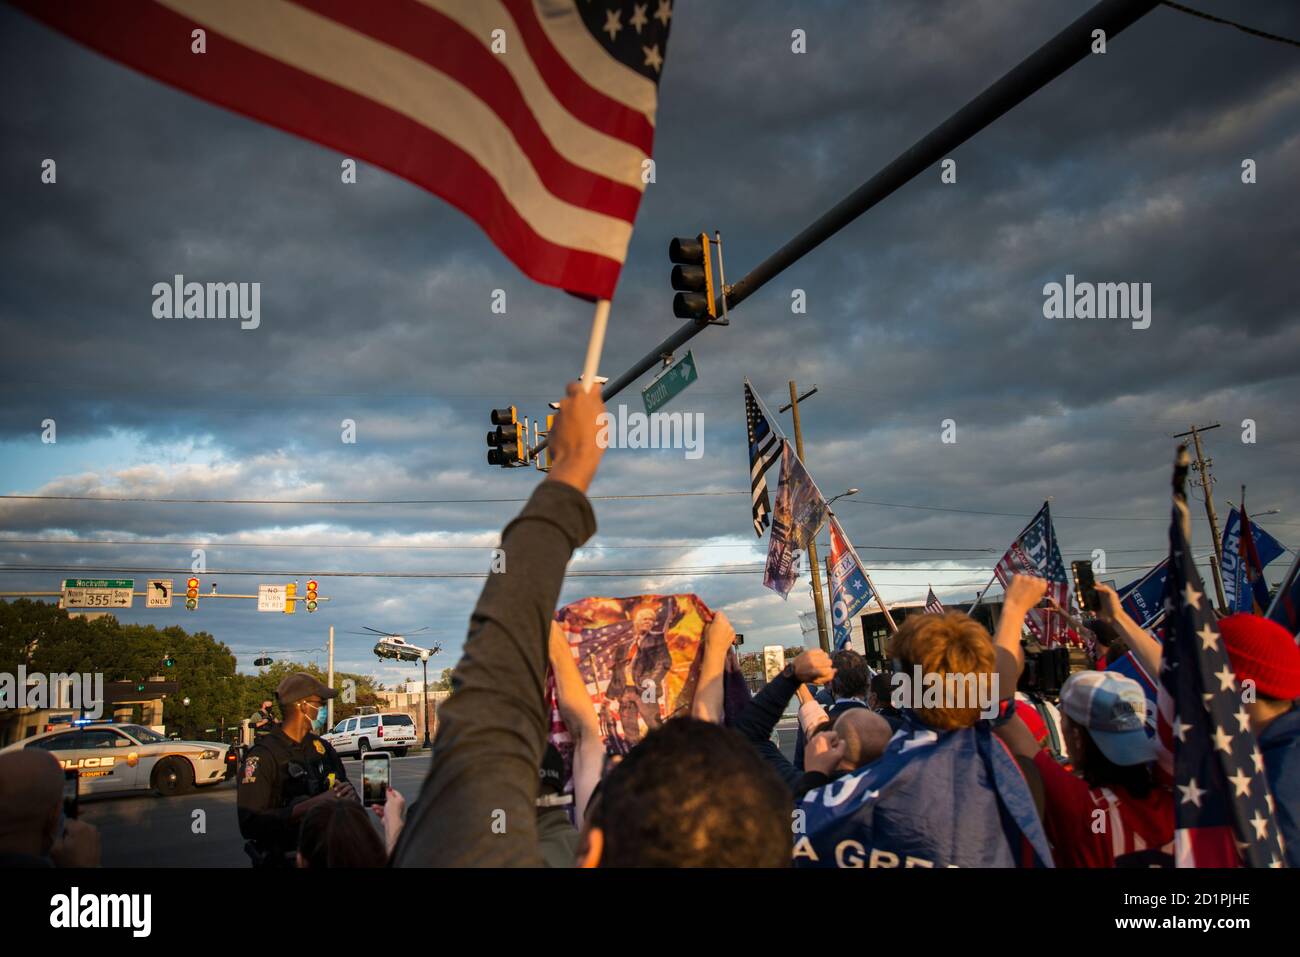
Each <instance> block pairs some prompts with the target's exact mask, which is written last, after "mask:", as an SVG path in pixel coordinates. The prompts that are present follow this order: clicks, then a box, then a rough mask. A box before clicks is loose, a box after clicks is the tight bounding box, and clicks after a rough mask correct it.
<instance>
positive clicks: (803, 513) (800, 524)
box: [763, 439, 826, 597]
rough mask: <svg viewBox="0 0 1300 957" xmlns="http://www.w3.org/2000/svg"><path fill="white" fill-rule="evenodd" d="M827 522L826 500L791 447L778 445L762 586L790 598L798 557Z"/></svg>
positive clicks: (795, 577)
mask: <svg viewBox="0 0 1300 957" xmlns="http://www.w3.org/2000/svg"><path fill="white" fill-rule="evenodd" d="M825 522H826V500H825V499H823V498H822V493H821V492H820V491H818V489H817V483H816V482H814V481H813V478H812V476H811V475H810V474H808V470H807V469H806V468H804V466H803V463H802V462H801V461H799V456H797V455H795V453H794V449H792V448H791V447H790V443H789V442H787V441H785V440H784V439H783V440H782V441H781V487H780V488H779V489H778V490H777V493H776V503H775V505H774V506H773V508H772V537H771V538H770V539H769V540H768V546H767V565H766V567H765V568H764V570H763V584H764V586H766V587H767V588H770V589H772V590H773V591H774V592H777V593H778V594H780V595H782V596H787V597H788V596H789V594H790V589H791V588H793V587H794V583H795V580H796V579H797V578H798V577H799V557H800V556H801V555H802V554H803V553H804V552H805V551H807V550H808V546H809V545H810V544H812V542H813V540H814V539H815V538H816V537H817V533H818V532H820V531H821V528H822V525H823V524H825Z"/></svg>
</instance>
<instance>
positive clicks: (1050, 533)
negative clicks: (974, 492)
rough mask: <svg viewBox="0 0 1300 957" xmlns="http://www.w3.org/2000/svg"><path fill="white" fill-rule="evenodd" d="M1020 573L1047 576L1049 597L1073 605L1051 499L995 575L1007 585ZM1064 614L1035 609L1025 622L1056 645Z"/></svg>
mask: <svg viewBox="0 0 1300 957" xmlns="http://www.w3.org/2000/svg"><path fill="white" fill-rule="evenodd" d="M1016 575H1033V576H1034V577H1036V578H1045V579H1047V597H1049V598H1052V599H1054V600H1055V601H1056V603H1057V604H1058V605H1060V606H1061V607H1062V608H1068V607H1069V604H1070V582H1069V579H1068V578H1066V575H1065V564H1064V563H1063V562H1062V561H1061V549H1060V547H1059V546H1058V545H1057V543H1056V530H1055V529H1054V528H1053V527H1052V511H1051V505H1050V503H1048V502H1044V503H1043V507H1042V508H1040V509H1039V510H1038V514H1037V515H1035V516H1034V520H1033V521H1032V522H1030V523H1029V524H1028V525H1026V526H1025V527H1024V530H1023V531H1022V532H1021V533H1020V534H1019V535H1017V536H1016V540H1015V541H1014V542H1012V543H1011V547H1010V548H1008V549H1007V553H1006V554H1005V555H1003V556H1002V559H1001V560H1000V561H999V562H998V563H997V566H996V567H995V568H994V569H993V577H994V578H996V579H997V580H998V581H999V582H1000V583H1001V585H1002V587H1003V588H1006V587H1007V585H1008V584H1009V583H1010V582H1011V579H1012V578H1013V577H1014V576H1016ZM1060 618H1061V616H1060V615H1057V614H1049V613H1048V611H1047V609H1044V608H1034V609H1031V610H1030V612H1029V614H1028V615H1027V616H1025V622H1026V623H1027V624H1028V625H1029V630H1030V631H1031V632H1033V634H1034V637H1035V638H1037V639H1038V641H1039V642H1041V643H1042V644H1044V645H1049V646H1050V645H1054V644H1057V643H1058V642H1059V641H1060V640H1061V635H1062V634H1063V630H1064V622H1062V621H1061V620H1060Z"/></svg>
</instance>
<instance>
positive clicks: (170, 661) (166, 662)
mask: <svg viewBox="0 0 1300 957" xmlns="http://www.w3.org/2000/svg"><path fill="white" fill-rule="evenodd" d="M163 667H164V668H175V667H176V659H175V658H173V657H172V656H171V655H168V656H167V657H166V658H164V659H163Z"/></svg>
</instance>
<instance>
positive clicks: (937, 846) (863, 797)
mask: <svg viewBox="0 0 1300 957" xmlns="http://www.w3.org/2000/svg"><path fill="white" fill-rule="evenodd" d="M602 410H603V405H602V403H601V400H600V397H599V394H598V392H596V391H593V392H590V393H588V392H585V391H583V390H582V389H581V388H580V387H578V386H577V385H571V386H570V387H569V389H568V394H567V397H566V398H565V400H564V401H563V403H562V404H561V408H560V414H559V416H558V418H557V420H556V422H555V425H554V427H553V429H552V431H551V433H550V448H551V454H552V462H553V467H552V470H551V472H550V474H549V475H548V477H547V478H546V480H545V481H543V482H542V483H541V484H540V485H539V486H538V487H537V489H536V490H535V491H534V493H533V495H532V496H531V498H530V499H529V501H528V503H527V505H526V506H525V507H524V509H523V510H522V511H521V512H520V514H519V515H518V516H517V517H515V518H514V520H513V521H511V522H510V523H509V524H508V525H507V526H506V528H505V530H504V532H503V533H502V546H501V547H502V548H503V549H504V551H505V555H506V563H505V567H507V568H508V569H509V573H508V574H496V575H491V576H489V578H488V581H487V584H486V585H485V587H484V589H483V591H482V594H481V595H480V597H479V600H478V603H477V605H476V606H475V608H474V610H473V613H472V616H471V619H470V627H469V634H468V640H467V642H466V644H465V650H464V654H463V657H462V658H461V661H460V663H459V665H458V666H457V668H456V669H455V672H454V674H453V678H452V684H453V692H452V694H451V696H450V697H449V698H448V699H447V700H446V701H445V702H444V703H443V704H442V706H441V707H440V709H439V730H438V734H437V738H436V741H435V745H434V748H435V754H434V758H433V761H432V763H431V768H430V771H429V773H428V776H427V777H426V779H425V781H424V783H423V786H422V788H421V790H420V794H419V796H418V798H416V799H415V800H414V801H413V802H412V803H411V806H410V808H409V811H408V808H407V806H406V801H405V799H404V797H403V796H402V795H401V794H400V793H399V792H397V791H396V790H393V789H390V790H389V792H388V801H387V803H386V805H385V806H383V808H382V809H381V810H380V822H376V821H374V820H373V819H372V818H371V817H370V816H369V815H368V814H367V813H366V811H365V810H364V809H363V808H362V806H361V803H360V801H359V798H358V796H357V794H356V791H355V790H354V789H353V787H352V785H351V784H350V783H349V782H348V780H347V775H346V772H345V770H344V768H343V764H342V762H341V761H339V760H338V757H337V755H335V754H334V753H333V749H332V748H330V746H329V745H328V744H327V743H326V742H324V741H323V740H322V739H321V738H320V737H319V736H318V735H319V734H320V732H321V731H322V730H323V725H322V715H323V713H324V702H325V700H326V699H327V698H329V697H330V696H332V695H333V693H334V692H333V691H332V690H331V689H329V688H326V687H325V686H324V685H322V684H320V683H319V682H318V681H316V680H315V679H314V678H311V677H310V676H309V675H294V676H290V677H289V678H286V679H285V681H284V683H282V685H281V686H280V688H279V690H278V699H279V707H280V710H281V713H282V717H281V719H280V721H279V722H278V723H276V724H275V725H274V726H272V727H271V728H270V729H269V730H267V731H266V733H265V734H262V735H259V738H258V743H257V745H256V746H255V747H254V748H253V749H252V750H251V751H250V752H249V755H248V757H247V758H246V760H245V762H244V764H243V766H242V768H241V770H240V772H239V802H238V803H239V818H240V827H241V830H242V832H243V834H244V836H245V837H246V838H248V839H249V841H250V844H251V845H253V847H252V848H251V849H250V854H252V855H253V858H254V861H255V862H256V863H260V864H262V865H263V866H298V867H307V868H321V867H364V866H383V865H391V866H524V867H530V866H531V867H541V866H553V867H565V866H575V865H576V866H582V867H595V866H605V867H645V866H650V867H687V866H705V867H786V866H790V865H791V864H794V865H796V866H802V865H808V864H814V863H815V864H821V865H825V864H828V863H829V864H832V865H839V866H908V865H911V864H913V863H915V864H918V865H923V866H949V865H953V864H975V865H985V866H992V865H1038V866H1052V865H1054V866H1068V867H1115V866H1142V867H1150V866H1172V865H1173V864H1174V862H1175V858H1176V854H1177V847H1176V837H1175V824H1174V822H1175V805H1176V802H1178V801H1180V800H1186V799H1187V798H1186V796H1185V795H1179V794H1178V793H1177V792H1176V789H1175V787H1174V784H1173V781H1172V780H1171V778H1170V777H1169V775H1168V774H1167V773H1163V772H1162V771H1161V768H1160V765H1159V763H1158V762H1157V760H1156V757H1157V755H1156V747H1157V745H1156V740H1155V737H1154V735H1153V733H1152V727H1153V725H1154V720H1153V717H1154V716H1153V715H1152V713H1151V709H1152V704H1151V700H1150V697H1149V695H1148V692H1147V690H1144V688H1143V687H1142V685H1141V684H1140V683H1139V682H1138V681H1137V680H1135V679H1133V678H1131V677H1128V676H1127V675H1125V674H1123V673H1121V672H1120V671H1119V670H1115V669H1113V668H1112V667H1110V666H1112V665H1114V664H1115V662H1117V661H1118V660H1119V659H1120V658H1121V657H1122V656H1123V655H1125V654H1131V655H1132V656H1133V657H1134V658H1136V659H1137V661H1138V662H1139V663H1140V665H1141V666H1142V668H1143V669H1145V672H1146V673H1147V674H1149V675H1158V674H1159V673H1160V667H1161V660H1160V659H1161V643H1160V641H1159V640H1158V639H1157V638H1156V637H1155V636H1153V635H1152V634H1150V633H1149V632H1147V631H1145V630H1143V629H1142V628H1141V627H1139V626H1138V625H1137V624H1136V623H1135V622H1134V621H1133V620H1132V619H1131V618H1129V616H1128V615H1127V614H1126V613H1125V612H1124V609H1123V607H1122V605H1121V604H1120V602H1119V599H1118V596H1117V595H1116V594H1115V593H1114V591H1113V590H1111V589H1108V588H1106V587H1105V586H1098V589H1099V591H1101V593H1102V599H1103V603H1102V610H1101V612H1100V614H1099V616H1098V618H1097V619H1096V620H1094V621H1091V622H1089V623H1087V629H1086V630H1087V634H1088V635H1089V636H1090V641H1091V648H1092V654H1093V659H1094V660H1093V664H1094V667H1092V668H1088V669H1084V670H1078V671H1076V672H1075V673H1074V674H1072V675H1070V677H1069V678H1068V679H1067V680H1066V681H1065V682H1064V684H1063V686H1062V687H1061V688H1060V693H1059V712H1058V713H1059V720H1058V719H1057V718H1056V717H1052V718H1051V720H1050V721H1045V720H1044V719H1043V712H1042V710H1041V709H1038V708H1036V707H1035V706H1034V705H1033V704H1032V703H1031V702H1030V701H1029V700H1027V699H1026V698H1025V697H1024V696H1018V695H1017V693H1016V689H1017V687H1018V685H1019V684H1020V683H1021V676H1022V672H1023V670H1024V667H1025V653H1024V647H1023V641H1022V635H1023V632H1024V623H1025V619H1026V616H1027V615H1028V613H1029V612H1030V610H1031V609H1034V608H1036V607H1040V603H1042V602H1043V600H1044V594H1045V592H1046V583H1045V582H1043V581H1042V580H1040V579H1036V578H1032V577H1025V576H1018V577H1015V578H1014V579H1012V581H1011V582H1010V583H1009V585H1008V587H1007V591H1006V597H1005V602H1004V605H1003V608H1002V612H1001V615H1000V618H999V619H998V622H997V625H996V628H995V630H994V632H993V633H992V634H990V632H989V631H988V630H987V629H986V628H985V627H984V626H983V625H981V624H980V623H979V622H977V621H975V620H974V619H973V618H971V617H969V616H967V615H965V614H963V613H961V612H947V613H944V614H923V615H915V616H911V617H909V618H907V619H906V620H905V621H904V623H903V624H902V625H901V627H900V628H899V629H898V630H897V632H895V634H894V635H893V636H892V637H891V639H890V641H889V647H888V655H889V658H890V659H891V660H892V663H893V674H891V673H890V672H880V673H874V672H872V670H871V669H869V668H868V667H867V663H866V661H865V660H864V659H863V657H862V656H861V655H859V654H857V653H856V652H854V651H850V650H844V651H839V652H836V653H835V654H834V655H828V654H827V653H825V652H823V651H821V650H817V649H813V650H808V651H805V652H803V653H802V654H800V655H799V656H798V657H796V658H795V659H794V660H793V661H791V662H790V663H789V664H787V665H786V667H785V669H784V671H782V672H781V673H780V674H779V675H777V676H776V677H775V678H774V679H772V680H771V681H769V682H768V683H767V684H766V686H765V687H763V688H762V690H760V691H759V692H758V693H757V694H756V695H755V696H753V698H752V699H750V700H749V701H748V703H747V704H745V706H744V707H743V710H741V711H740V712H739V714H732V715H728V714H727V713H726V710H725V709H724V707H723V672H724V669H725V667H726V662H727V657H728V655H729V653H730V649H731V647H732V643H733V640H734V637H735V635H734V632H733V630H732V628H731V625H730V623H729V622H728V621H727V618H726V616H725V614H722V613H715V615H714V617H713V618H712V620H711V621H710V623H709V624H708V626H707V628H706V629H705V632H704V637H703V642H702V646H701V649H700V653H699V658H698V664H697V667H698V677H697V682H696V686H695V693H694V696H693V700H692V703H691V707H690V710H689V713H686V714H680V715H674V716H672V717H670V718H668V719H667V720H664V721H662V722H660V721H658V720H656V721H655V722H654V726H652V729H651V730H650V731H649V733H647V734H645V736H644V737H640V735H639V734H638V735H637V736H636V737H637V740H635V741H633V742H632V743H633V745H634V746H632V747H631V748H630V749H627V750H626V753H619V754H611V753H608V751H609V749H607V748H606V740H605V739H606V735H605V733H604V730H603V729H602V726H601V724H600V722H599V720H598V718H597V716H596V714H595V712H594V709H593V707H592V704H591V700H590V696H589V694H588V691H587V688H586V686H585V684H584V681H583V678H582V676H581V675H580V673H579V670H578V667H577V664H576V663H575V661H574V659H573V657H572V654H571V653H570V651H569V648H568V645H567V641H566V639H565V637H564V635H563V634H562V633H561V632H560V631H559V630H558V629H557V628H556V627H555V623H554V616H555V609H556V606H557V602H558V600H559V595H560V590H561V587H562V585H563V583H564V578H565V573H566V568H567V565H568V562H569V560H570V558H571V556H572V555H573V552H574V550H575V549H577V548H578V547H579V546H581V545H582V544H584V543H585V542H586V541H587V540H588V539H589V538H591V536H592V535H593V534H594V533H595V530H596V522H595V516H594V514H593V512H592V508H591V504H590V502H589V501H588V499H587V496H586V492H587V489H588V487H589V485H590V483H591V481H592V479H593V478H594V476H595V474H596V471H597V468H598V466H599V463H600V460H601V456H602V454H603V450H602V449H601V448H600V446H599V445H598V443H597V441H596V428H597V426H596V423H597V416H598V415H599V413H600V412H601V411H602ZM1219 635H1220V636H1221V638H1222V641H1223V643H1224V645H1225V646H1226V650H1227V653H1228V655H1229V657H1230V660H1231V663H1232V667H1233V670H1234V672H1235V674H1236V676H1237V678H1238V680H1239V681H1240V682H1241V683H1242V686H1243V688H1247V687H1248V688H1249V689H1251V690H1250V694H1249V695H1248V696H1247V695H1243V704H1242V710H1241V712H1240V715H1241V717H1240V719H1239V720H1240V721H1241V722H1242V725H1243V727H1242V730H1245V729H1246V727H1247V726H1248V727H1249V729H1250V730H1251V731H1253V733H1254V735H1255V736H1256V738H1257V740H1258V743H1259V748H1260V753H1261V755H1262V762H1263V765H1264V771H1265V776H1266V779H1267V783H1268V787H1269V790H1270V793H1271V795H1272V808H1273V813H1274V815H1275V818H1276V821H1277V822H1278V826H1279V827H1280V829H1281V832H1282V835H1283V839H1284V841H1285V848H1286V855H1287V861H1288V863H1289V864H1290V865H1291V866H1300V709H1298V708H1297V707H1296V704H1295V699H1296V698H1298V697H1300V649H1297V646H1296V642H1295V640H1294V639H1293V637H1292V636H1291V635H1289V634H1287V633H1286V631H1285V630H1284V629H1282V628H1281V627H1280V626H1278V625H1276V624H1274V623H1272V622H1269V621H1267V620H1266V619H1263V618H1260V617H1257V616H1254V615H1246V614H1237V615H1232V616H1228V617H1225V618H1223V619H1221V620H1220V621H1219ZM548 674H549V675H553V676H554V680H555V688H556V696H557V700H558V704H559V713H560V717H561V718H562V719H563V722H564V724H565V726H566V728H567V730H568V732H569V735H570V736H571V738H572V742H573V749H572V753H571V755H569V756H568V760H565V758H564V757H563V756H561V755H560V754H559V752H558V751H557V750H556V748H555V747H554V746H553V745H552V744H550V743H548V739H549V736H550V732H551V729H552V717H551V714H550V712H549V709H548V706H547V704H546V700H547V699H546V684H547V679H548ZM898 675H935V676H939V677H940V679H941V680H940V682H939V685H940V686H941V691H940V693H937V694H935V695H934V696H933V697H931V696H929V695H926V696H919V695H917V694H915V693H911V694H904V693H902V690H901V689H902V688H903V687H904V685H903V684H902V683H900V682H899V680H897V676H898ZM954 676H955V677H957V678H960V679H969V680H968V681H966V682H965V684H963V682H962V681H957V682H955V683H954V682H951V681H949V680H948V679H951V678H953V677H954ZM954 686H956V687H958V688H961V687H965V688H967V689H986V688H987V689H993V690H994V692H995V696H994V699H993V700H992V701H982V700H977V697H978V696H972V695H958V696H957V697H955V698H954V696H953V695H952V694H951V691H952V689H953V687H954ZM943 689H946V691H945V690H943ZM914 691H915V689H913V692H914ZM796 698H797V699H798V702H799V703H798V708H797V710H798V718H799V732H798V738H797V742H796V745H795V750H794V756H793V758H792V759H791V758H787V757H786V756H785V754H784V753H783V752H782V751H781V750H780V749H779V748H778V747H777V746H776V745H775V744H774V743H773V732H774V729H775V727H776V724H777V722H778V721H779V720H780V719H781V717H782V716H783V715H784V714H785V713H786V711H787V709H788V708H789V706H790V705H791V702H792V701H794V700H795V699H796ZM638 707H639V706H638ZM1049 724H1050V726H1051V727H1050V728H1049ZM930 756H933V760H930ZM0 761H7V762H10V763H11V764H12V762H24V764H23V766H22V767H17V766H13V767H5V768H3V769H0V770H3V772H4V773H0V859H4V858H13V857H15V856H24V855H25V856H27V857H31V858H33V859H41V860H48V861H51V862H55V863H67V864H93V863H95V862H96V861H95V858H97V855H98V850H97V844H95V841H94V840H93V838H91V837H90V836H89V835H88V834H87V833H86V832H85V831H84V830H83V828H84V825H83V826H82V827H81V828H79V827H77V826H76V825H77V822H75V821H64V820H61V818H60V814H59V812H58V798H59V783H60V781H59V774H58V770H59V769H58V766H57V764H56V763H54V762H53V759H52V758H51V757H50V756H49V755H48V754H46V753H44V752H36V753H30V752H19V753H17V754H13V755H5V756H3V757H0ZM42 761H44V762H46V764H47V765H48V766H38V765H39V764H40V762H42ZM29 765H30V766H29ZM19 792H21V793H19ZM890 794H893V795H894V799H893V800H890V798H889V795H890ZM377 823H378V826H377ZM827 834H829V835H831V836H832V840H831V842H830V843H829V844H827V843H825V842H821V843H819V840H820V837H819V836H824V835H827ZM91 845H94V846H93V847H92V846H91ZM917 848H920V849H921V850H917Z"/></svg>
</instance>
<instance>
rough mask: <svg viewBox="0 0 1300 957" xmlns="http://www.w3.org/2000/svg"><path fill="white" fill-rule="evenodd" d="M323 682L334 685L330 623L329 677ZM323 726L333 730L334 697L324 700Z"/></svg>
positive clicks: (329, 685) (332, 635) (331, 627)
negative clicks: (324, 715)
mask: <svg viewBox="0 0 1300 957" xmlns="http://www.w3.org/2000/svg"><path fill="white" fill-rule="evenodd" d="M325 684H326V685H327V686H328V687H330V688H333V687H334V626H333V625H330V644H329V677H327V678H326V680H325ZM325 714H326V715H327V717H326V718H325V726H326V727H327V728H329V729H330V730H331V731H333V730H334V699H333V698H329V699H328V700H327V701H326V702H325Z"/></svg>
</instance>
